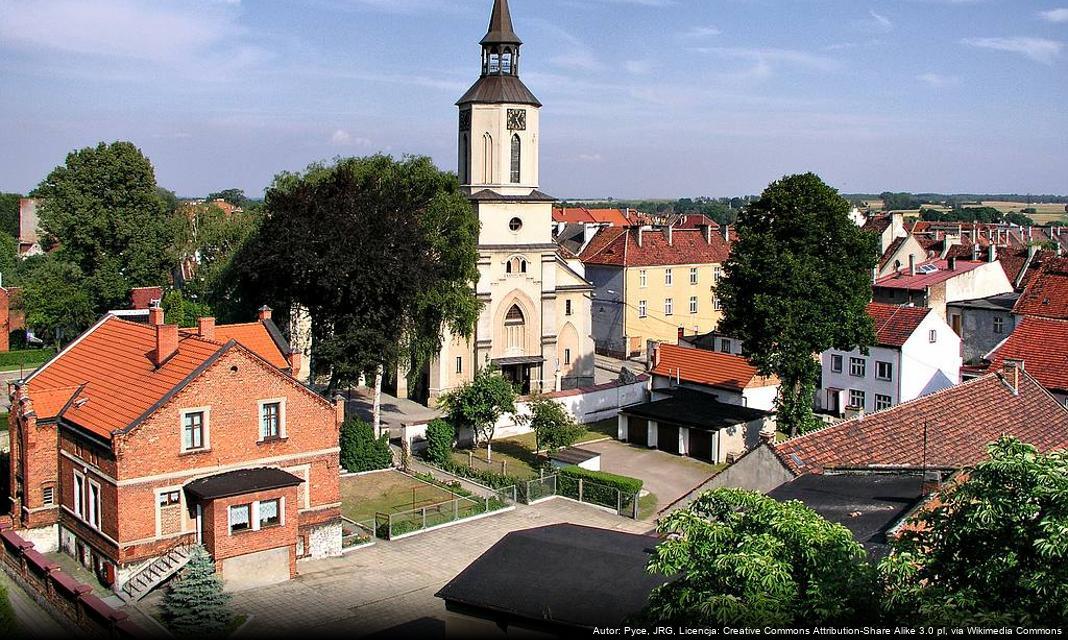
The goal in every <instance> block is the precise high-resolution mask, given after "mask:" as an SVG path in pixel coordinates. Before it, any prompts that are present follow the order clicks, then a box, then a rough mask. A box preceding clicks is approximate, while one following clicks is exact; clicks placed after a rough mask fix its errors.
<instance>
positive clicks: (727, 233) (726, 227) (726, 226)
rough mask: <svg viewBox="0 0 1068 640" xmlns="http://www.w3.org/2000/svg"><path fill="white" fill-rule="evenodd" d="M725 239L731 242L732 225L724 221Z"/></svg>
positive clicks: (728, 242)
mask: <svg viewBox="0 0 1068 640" xmlns="http://www.w3.org/2000/svg"><path fill="white" fill-rule="evenodd" d="M723 241H724V242H726V243H727V244H730V242H731V226H730V225H729V224H727V223H723Z"/></svg>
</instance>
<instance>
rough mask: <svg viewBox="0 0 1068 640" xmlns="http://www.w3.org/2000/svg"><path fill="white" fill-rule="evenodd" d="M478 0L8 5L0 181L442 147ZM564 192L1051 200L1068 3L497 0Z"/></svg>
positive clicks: (468, 77) (193, 189) (1, 28)
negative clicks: (79, 166) (107, 168)
mask: <svg viewBox="0 0 1068 640" xmlns="http://www.w3.org/2000/svg"><path fill="white" fill-rule="evenodd" d="M490 5H491V0H300V1H293V0H144V1H138V0H92V1H91V2H84V1H83V0H32V1H31V0H0V78H2V80H0V148H2V149H3V152H2V153H0V190H5V191H26V190H28V189H30V188H31V187H32V186H34V185H35V184H37V183H38V182H39V181H40V180H41V179H42V178H43V177H44V176H45V175H46V174H47V172H48V171H49V170H50V169H51V168H52V167H54V166H55V165H57V164H59V163H61V162H62V161H63V158H64V156H65V154H66V153H67V152H69V151H70V150H72V149H75V148H79V147H83V146H87V145H90V144H95V143H96V142H98V141H101V140H107V141H110V140H115V139H128V140H132V141H133V142H135V143H136V144H137V145H139V146H140V147H141V148H142V149H143V150H144V152H145V153H146V154H147V155H148V156H149V157H150V158H151V159H152V161H153V163H154V164H155V166H156V171H157V178H158V180H159V182H160V184H162V185H164V186H167V187H169V188H171V189H174V190H176V191H177V192H178V193H179V194H180V195H189V196H194V195H203V194H205V193H207V192H208V191H211V190H216V189H221V188H226V187H230V186H238V187H241V188H244V189H245V190H246V192H248V193H249V194H253V195H255V194H260V193H262V190H263V188H264V187H265V186H266V185H268V184H269V183H270V181H271V179H272V177H273V176H274V175H275V174H276V173H278V172H280V171H283V170H298V169H301V168H303V167H304V166H306V165H307V164H308V163H309V162H312V161H315V160H321V159H327V158H331V157H334V156H337V155H363V154H367V153H372V152H375V151H384V152H387V153H391V154H394V155H398V154H404V153H418V154H427V155H430V156H432V157H433V158H434V160H435V161H436V162H437V163H438V165H439V166H442V167H447V168H449V169H453V168H454V167H455V163H456V152H455V145H456V139H455V133H454V130H455V123H456V114H455V107H454V106H453V103H454V102H455V100H456V99H457V98H458V97H459V96H460V95H461V94H462V93H463V91H464V90H465V89H466V88H467V87H468V86H469V85H470V84H471V83H472V82H473V81H474V80H475V78H476V76H477V73H478V62H479V49H478V46H477V42H478V40H479V39H480V38H481V37H482V35H483V34H484V32H485V29H486V24H487V21H488V18H489V10H490ZM511 5H512V14H513V18H514V21H515V27H516V31H517V32H518V33H519V35H520V36H521V37H522V38H523V40H524V42H525V43H526V44H525V46H524V50H523V51H524V58H523V75H522V77H523V79H524V81H525V82H526V83H527V85H528V86H529V87H530V88H531V89H532V90H533V91H534V93H535V94H536V95H537V96H538V97H539V98H540V99H541V100H542V102H544V103H545V109H544V110H543V119H542V150H541V162H542V187H543V189H544V190H545V191H547V192H548V193H551V194H553V195H556V196H559V197H600V196H609V195H611V196H616V197H678V196H693V195H738V194H746V193H757V192H759V191H760V190H761V189H762V188H763V187H764V186H765V185H766V184H767V183H768V182H770V181H772V180H774V179H776V178H778V177H780V176H782V175H784V174H786V173H792V172H797V171H807V170H812V171H816V172H818V173H819V174H821V175H822V176H823V177H824V178H825V179H826V180H827V181H828V182H830V183H831V184H833V185H834V186H836V187H838V188H840V189H842V190H843V191H847V192H860V191H882V190H886V189H892V190H909V191H955V192H964V191H978V192H1025V193H1026V192H1032V193H1041V192H1058V193H1063V192H1068V170H1066V169H1068V145H1066V144H1065V142H1066V141H1068V50H1066V44H1068V0H1049V1H1048V2H1047V1H1038V0H871V1H864V0H511Z"/></svg>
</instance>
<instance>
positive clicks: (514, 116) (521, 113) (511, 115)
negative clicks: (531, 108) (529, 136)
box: [508, 109, 527, 131]
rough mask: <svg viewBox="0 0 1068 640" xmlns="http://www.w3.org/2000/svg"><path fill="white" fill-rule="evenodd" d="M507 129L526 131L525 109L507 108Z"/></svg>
mask: <svg viewBox="0 0 1068 640" xmlns="http://www.w3.org/2000/svg"><path fill="white" fill-rule="evenodd" d="M508 130H509V131H526V130H527V111H526V109H509V110H508Z"/></svg>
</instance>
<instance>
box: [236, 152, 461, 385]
mask: <svg viewBox="0 0 1068 640" xmlns="http://www.w3.org/2000/svg"><path fill="white" fill-rule="evenodd" d="M477 259H478V218H477V217H476V216H475V214H474V212H473V210H472V209H471V206H470V204H469V203H468V201H467V200H466V198H465V197H464V195H463V194H462V193H461V192H460V188H459V183H458V182H457V180H456V176H455V175H453V174H450V173H445V172H442V171H439V170H438V169H437V168H436V167H434V165H433V163H432V162H431V161H430V159H429V158H425V157H408V158H404V159H403V160H399V161H398V160H394V159H392V158H390V157H387V156H383V155H377V156H372V157H367V158H345V159H339V160H337V161H335V162H334V163H333V164H316V165H312V166H310V167H309V168H308V169H307V170H306V171H305V172H304V173H285V174H282V175H280V176H278V177H277V178H276V179H275V181H274V184H273V185H272V186H271V187H270V188H269V189H268V191H267V195H266V200H265V214H264V219H263V221H262V223H261V224H260V225H259V228H258V231H257V233H256V235H255V237H254V238H253V239H252V240H251V241H250V242H249V243H248V245H247V246H246V247H244V248H243V249H242V250H241V251H240V253H239V255H238V257H237V258H235V263H234V269H233V271H232V272H231V276H232V280H231V282H232V283H233V288H232V290H231V291H232V294H231V299H232V300H233V301H239V302H241V303H243V304H244V305H245V306H249V307H251V306H254V305H258V304H262V303H263V302H264V301H265V300H270V301H272V302H274V306H275V307H276V308H279V309H282V310H285V309H289V308H290V306H291V305H292V304H294V303H296V304H300V305H301V306H303V307H304V308H305V309H307V311H308V312H309V314H310V316H311V318H312V360H313V364H314V366H315V368H316V370H317V372H318V373H320V374H323V373H329V374H330V378H331V384H332V385H333V386H335V387H336V386H338V385H341V384H345V383H351V382H355V381H356V380H357V379H358V377H359V376H360V375H361V374H365V373H369V372H372V371H375V370H377V371H378V372H381V371H382V370H383V369H385V370H389V369H391V368H392V367H393V366H395V365H398V364H400V365H408V366H409V368H410V370H411V371H412V375H411V377H410V382H411V383H412V384H413V385H414V384H416V383H417V381H418V379H419V378H420V375H419V374H420V372H421V369H422V368H423V366H424V365H425V364H426V363H427V362H428V361H429V359H430V358H431V357H433V356H434V355H435V354H437V353H438V352H439V350H440V347H441V344H442V340H443V333H444V332H445V331H446V330H448V331H450V332H451V333H452V334H453V335H458V336H464V337H467V336H470V335H471V333H472V331H473V329H474V324H475V322H476V320H477V319H478V313H479V309H480V304H479V302H478V300H477V299H476V298H475V296H474V295H473V293H472V290H471V287H472V283H474V282H475V281H477V279H478V269H477V266H476V265H477Z"/></svg>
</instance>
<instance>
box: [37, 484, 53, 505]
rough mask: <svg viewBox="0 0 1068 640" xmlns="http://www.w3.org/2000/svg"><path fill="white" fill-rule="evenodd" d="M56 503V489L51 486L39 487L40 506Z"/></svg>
mask: <svg viewBox="0 0 1068 640" xmlns="http://www.w3.org/2000/svg"><path fill="white" fill-rule="evenodd" d="M55 503H56V488H55V487H53V486H47V487H41V504H45V505H52V504H55Z"/></svg>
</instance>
